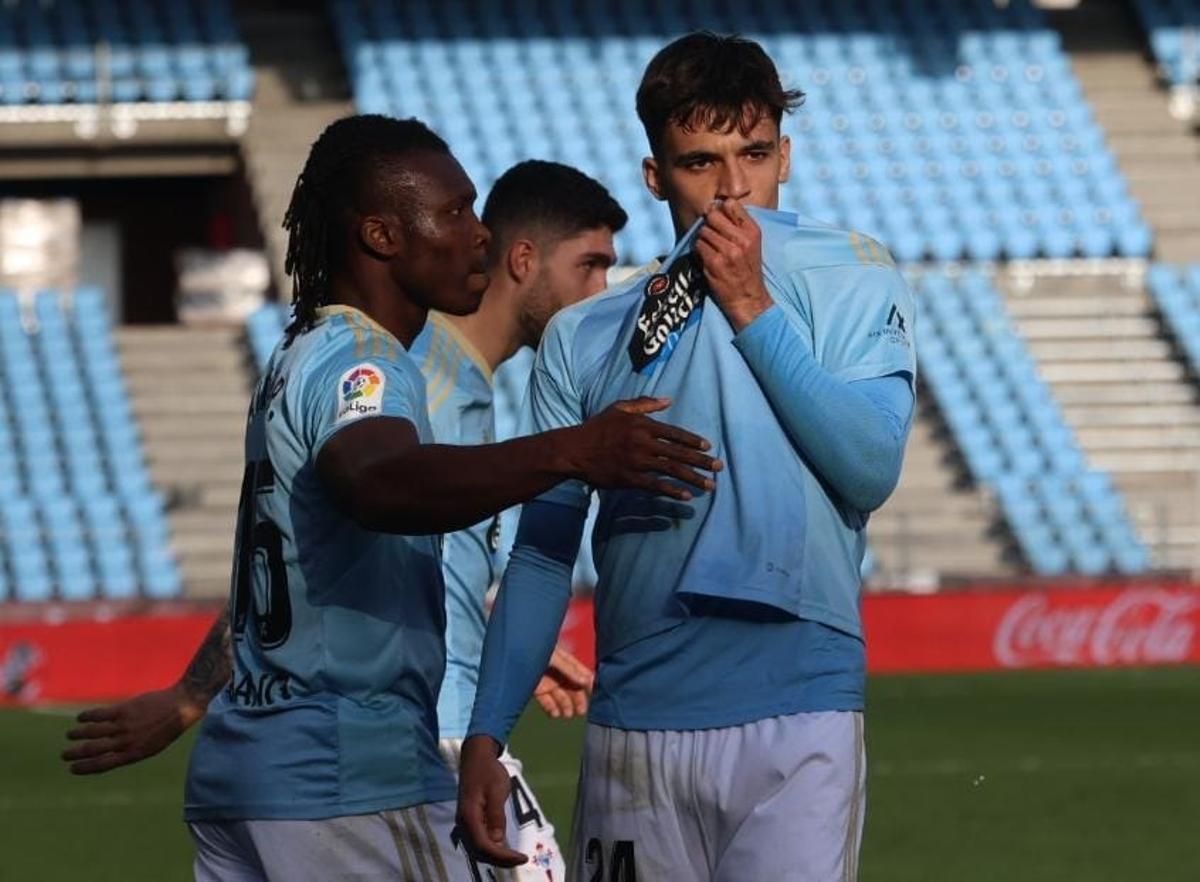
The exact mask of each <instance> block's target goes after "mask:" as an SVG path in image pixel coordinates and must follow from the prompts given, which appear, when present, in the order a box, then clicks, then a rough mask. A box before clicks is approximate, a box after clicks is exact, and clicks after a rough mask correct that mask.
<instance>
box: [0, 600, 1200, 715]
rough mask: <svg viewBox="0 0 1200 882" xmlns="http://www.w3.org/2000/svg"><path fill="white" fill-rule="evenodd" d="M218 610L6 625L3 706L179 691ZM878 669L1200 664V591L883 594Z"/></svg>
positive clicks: (578, 646)
mask: <svg viewBox="0 0 1200 882" xmlns="http://www.w3.org/2000/svg"><path fill="white" fill-rule="evenodd" d="M213 616H214V613H213V612H211V611H205V612H196V611H182V612H181V611H175V612H169V613H163V614H131V615H125V616H118V617H115V618H111V619H109V618H103V619H102V618H94V617H91V618H88V617H76V618H71V619H68V620H65V621H57V622H52V621H44V620H34V621H28V620H27V621H23V622H14V623H7V624H5V623H0V704H3V703H9V704H32V703H37V702H55V701H57V702H91V701H103V700H106V699H111V698H119V697H122V696H126V695H131V694H134V693H137V692H141V691H144V690H147V689H157V688H161V687H163V686H165V685H167V684H169V683H171V682H172V681H173V680H174V679H175V678H176V677H178V676H179V673H180V672H181V671H182V670H183V668H184V666H185V665H186V664H187V662H188V660H189V659H190V658H191V655H192V652H193V650H194V649H195V647H196V646H197V645H198V644H199V643H200V641H201V639H202V638H203V637H204V634H205V633H206V632H207V630H208V627H209V624H210V623H211V622H212V619H213ZM863 617H864V622H865V626H866V631H867V646H868V657H869V667H870V670H871V671H872V672H873V673H899V672H939V671H943V672H950V671H987V670H1004V669H1020V668H1054V667H1119V666H1130V665H1174V664H1187V663H1197V662H1200V640H1197V638H1196V634H1197V631H1198V630H1200V586H1197V585H1191V584H1181V583H1157V582H1142V583H1132V584H1127V585H1113V586H1105V587H1088V588H1070V587H1060V588H1056V589H1040V588H1039V589H1032V590H1031V589H1029V588H1024V589H1018V588H1013V589H1008V590H987V591H964V592H954V593H950V592H947V593H941V594H931V595H925V596H914V595H911V594H872V595H869V596H868V597H867V598H866V599H865V600H864V603H863ZM591 618H592V607H591V602H590V601H587V600H581V601H576V602H574V603H572V605H571V609H570V611H569V612H568V616H567V621H566V622H565V623H564V627H563V639H564V640H565V641H566V642H567V644H568V647H569V648H570V649H571V650H572V651H573V652H575V654H576V655H578V656H579V657H580V658H582V659H584V660H586V661H589V662H590V661H591V660H592V659H593V658H594V654H595V649H594V645H595V644H594V637H593V633H592V628H591Z"/></svg>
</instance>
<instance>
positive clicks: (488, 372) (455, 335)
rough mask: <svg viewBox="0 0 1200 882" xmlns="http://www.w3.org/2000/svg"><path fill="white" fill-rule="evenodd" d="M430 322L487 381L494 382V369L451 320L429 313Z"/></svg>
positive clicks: (438, 314) (439, 314) (441, 315)
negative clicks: (460, 351)
mask: <svg viewBox="0 0 1200 882" xmlns="http://www.w3.org/2000/svg"><path fill="white" fill-rule="evenodd" d="M429 321H430V322H431V323H432V324H433V326H434V327H435V328H437V329H439V330H440V331H441V332H442V333H444V334H445V335H446V339H447V340H448V341H449V343H450V344H453V345H454V346H457V347H458V348H459V349H460V350H462V353H463V354H464V355H465V356H466V357H467V358H469V359H470V360H471V362H472V363H473V364H474V365H475V367H477V368H479V372H480V373H481V374H483V377H484V379H485V380H487V381H488V382H489V383H491V382H492V368H491V365H489V364H488V363H487V360H486V359H485V358H484V357H483V355H482V353H480V351H479V350H478V349H476V348H475V344H474V343H472V342H471V341H470V340H468V339H467V337H466V335H465V334H464V333H463V332H462V331H460V330H459V329H458V328H456V327H455V326H454V323H453V322H452V321H450V319H448V318H446V316H444V315H443V314H442V313H440V312H431V313H429Z"/></svg>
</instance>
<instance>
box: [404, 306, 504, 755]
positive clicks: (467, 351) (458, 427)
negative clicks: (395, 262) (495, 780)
mask: <svg viewBox="0 0 1200 882" xmlns="http://www.w3.org/2000/svg"><path fill="white" fill-rule="evenodd" d="M409 354H410V355H411V356H412V358H413V360H414V361H415V362H416V363H417V364H418V365H420V367H421V373H422V374H424V375H425V394H426V398H427V400H428V402H429V422H430V425H431V426H432V428H433V440H434V441H435V442H436V443H438V444H471V445H473V444H491V443H492V442H493V441H494V440H495V434H496V429H495V416H494V414H493V412H492V371H491V369H490V368H489V367H488V364H487V362H486V361H485V360H484V358H483V356H482V355H480V354H479V352H478V351H477V350H476V349H475V347H474V346H472V345H471V343H470V341H469V340H467V339H466V338H465V337H464V336H463V335H462V334H461V332H459V331H458V329H456V328H455V327H454V325H452V324H451V323H450V322H449V321H448V320H447V319H446V318H445V317H444V316H441V315H438V314H437V313H430V316H429V321H428V322H426V324H425V328H424V329H423V330H422V331H421V334H420V335H419V336H418V337H417V339H416V340H415V341H413V345H412V347H411V348H410V349H409ZM499 541H500V516H499V515H496V516H495V517H492V518H488V519H486V520H483V521H480V522H479V523H478V524H475V525H474V526H472V527H468V528H467V529H465V530H458V531H457V532H454V533H448V534H447V535H446V540H445V544H444V546H443V549H442V572H443V575H444V577H445V581H446V677H445V679H444V680H443V681H442V691H441V694H440V695H439V697H438V727H439V729H440V733H441V737H442V738H463V737H465V736H466V734H467V723H468V722H470V718H471V705H472V704H473V703H474V701H475V687H476V686H477V685H478V683H479V656H480V654H481V653H482V651H483V634H484V630H485V628H486V625H487V615H486V612H485V610H484V603H485V599H486V596H487V591H488V588H489V587H490V586H491V584H492V583H493V582H494V581H495V579H496V551H497V547H498V545H499Z"/></svg>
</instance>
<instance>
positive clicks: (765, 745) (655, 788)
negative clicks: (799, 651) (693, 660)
mask: <svg viewBox="0 0 1200 882" xmlns="http://www.w3.org/2000/svg"><path fill="white" fill-rule="evenodd" d="M865 795H866V751H865V748H864V741H863V716H862V714H861V713H856V712H824V713H800V714H792V715H790V716H783V717H771V718H768V719H765V720H759V721H757V722H754V723H748V724H746V725H743V726H731V727H728V728H720V729H701V730H696V731H648V732H638V731H629V730H624V729H613V728H608V727H605V726H598V725H594V724H593V725H589V726H588V731H587V739H586V742H585V745H584V756H583V764H582V767H581V769H580V779H579V793H578V796H577V800H576V804H575V820H574V829H573V830H572V837H571V842H572V846H571V854H570V856H569V858H568V861H567V866H568V868H569V872H568V875H567V878H568V880H575V882H585V880H597V879H598V880H603V882H634V880H637V882H658V880H670V882H748V880H755V882H760V880H761V882H785V880H786V882H853V880H855V879H856V878H857V876H858V850H859V844H860V842H861V841H862V829H863V812H864V808H865Z"/></svg>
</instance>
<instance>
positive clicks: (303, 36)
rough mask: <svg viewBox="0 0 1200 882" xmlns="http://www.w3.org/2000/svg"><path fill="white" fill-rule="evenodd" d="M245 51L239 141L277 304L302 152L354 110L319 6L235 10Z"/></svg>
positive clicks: (286, 288)
mask: <svg viewBox="0 0 1200 882" xmlns="http://www.w3.org/2000/svg"><path fill="white" fill-rule="evenodd" d="M234 14H235V15H236V16H237V19H238V25H239V27H240V29H241V34H242V39H243V40H244V41H245V42H246V44H247V45H248V46H249V47H250V60H251V63H252V64H253V65H254V71H255V76H256V77H257V86H256V88H255V93H254V109H253V113H252V115H251V118H250V128H249V130H248V131H247V132H246V134H245V136H244V137H243V138H242V156H243V160H244V162H245V164H246V174H247V177H248V178H249V181H250V185H251V188H252V190H253V192H254V201H255V205H256V207H257V209H258V218H259V226H260V227H261V228H262V231H263V237H264V239H265V240H266V244H267V253H268V256H269V258H270V261H271V272H272V276H273V278H274V280H275V284H276V287H277V289H278V290H279V291H280V292H281V294H282V296H283V299H284V300H287V299H288V298H289V296H290V292H291V286H290V284H288V281H287V278H286V277H285V276H284V273H283V261H284V256H285V255H286V253H287V234H286V233H285V232H284V231H283V228H282V226H281V224H282V223H283V216H284V214H285V213H286V211H287V206H288V202H289V201H290V200H291V198H292V188H293V187H294V185H295V183H296V177H297V175H299V174H300V170H301V169H302V168H303V167H304V160H305V158H306V157H307V156H308V150H309V147H310V146H311V145H312V142H313V141H315V140H316V138H317V136H318V135H319V134H321V131H322V130H323V129H324V128H325V126H327V125H329V123H331V122H332V121H333V120H335V119H337V118H338V117H341V116H345V115H347V114H349V113H353V111H354V107H353V104H352V103H351V101H350V98H349V89H348V87H347V85H346V80H345V74H344V72H343V70H342V67H341V61H340V55H339V52H338V48H337V46H336V44H335V43H334V40H333V34H332V27H333V25H332V23H331V22H330V20H329V18H328V16H327V15H326V14H325V13H324V10H323V8H322V6H321V5H319V4H312V5H310V4H289V3H286V2H261V3H244V4H235V5H234Z"/></svg>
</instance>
